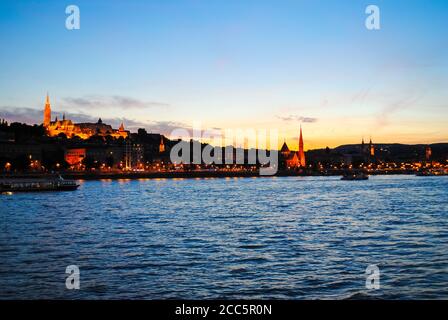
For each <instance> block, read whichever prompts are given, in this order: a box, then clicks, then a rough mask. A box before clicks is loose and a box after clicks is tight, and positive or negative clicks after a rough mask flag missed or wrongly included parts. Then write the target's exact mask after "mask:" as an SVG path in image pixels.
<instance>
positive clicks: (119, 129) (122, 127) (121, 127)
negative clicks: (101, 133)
mask: <svg viewBox="0 0 448 320" xmlns="http://www.w3.org/2000/svg"><path fill="white" fill-rule="evenodd" d="M118 131H121V132H123V131H124V124H123V122H122V123H121V125H120V128H118Z"/></svg>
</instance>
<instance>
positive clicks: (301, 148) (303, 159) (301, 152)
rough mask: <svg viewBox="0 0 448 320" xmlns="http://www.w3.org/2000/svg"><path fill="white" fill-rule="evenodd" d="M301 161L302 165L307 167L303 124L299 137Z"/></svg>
mask: <svg viewBox="0 0 448 320" xmlns="http://www.w3.org/2000/svg"><path fill="white" fill-rule="evenodd" d="M299 163H300V166H302V167H305V165H306V162H305V151H304V150H303V136H302V126H300V137H299Z"/></svg>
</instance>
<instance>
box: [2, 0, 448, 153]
mask: <svg viewBox="0 0 448 320" xmlns="http://www.w3.org/2000/svg"><path fill="white" fill-rule="evenodd" d="M69 4H75V5H77V6H79V8H80V11H81V28H80V30H71V31H70V30H67V29H66V28H65V20H66V17H67V15H66V13H65V7H66V6H67V5H69ZM369 4H376V5H378V6H379V8H380V10H381V30H374V31H370V30H367V29H366V28H365V26H364V21H365V19H366V17H367V15H366V14H365V12H364V11H365V8H366V6H367V5H369ZM447 32H448V1H446V0H440V1H423V0H421V1H409V0H408V1H404V0H403V1H399V0H388V1H376V0H375V1H372V0H369V1H359V0H339V1H330V0H328V1H300V0H291V1H286V0H275V1H274V0H272V1H268V0H226V1H224V0H220V1H218V0H207V1H206V0H202V1H201V0H184V1H174V0H160V1H156V0H148V1H137V0H135V1H110V0H109V1H95V0H89V1H78V0H74V1H70V2H64V1H13V0H11V1H9V0H2V1H1V2H0V49H1V50H0V118H6V119H7V120H9V121H25V122H28V123H41V122H42V115H41V113H42V109H43V107H44V102H45V95H46V93H47V91H48V92H49V93H50V98H51V102H52V108H53V111H54V112H56V114H58V115H59V116H61V115H62V112H66V113H67V117H69V118H72V119H73V120H75V121H94V120H96V119H98V117H101V118H102V119H103V121H104V122H109V123H111V124H113V125H114V126H118V124H119V123H120V122H121V121H124V124H125V126H127V128H129V129H131V130H132V131H135V130H136V129H137V128H138V127H146V129H147V130H148V131H152V132H162V133H164V134H166V135H168V136H169V134H170V132H171V130H172V129H173V128H177V127H180V128H184V127H185V128H189V127H191V126H192V125H193V122H194V121H200V122H202V124H203V126H204V127H210V128H222V129H226V128H242V129H245V128H255V129H258V128H260V129H261V128H268V129H277V130H279V134H280V139H281V140H282V141H283V139H284V138H286V140H287V142H288V143H289V144H290V145H291V147H292V148H293V149H295V148H297V136H298V130H299V125H300V124H302V127H303V131H304V138H305V147H306V149H310V148H318V147H325V146H330V147H334V146H337V145H340V144H348V143H359V142H360V140H361V138H362V137H364V138H365V139H366V140H368V139H369V138H370V137H372V139H373V140H374V142H379V143H381V142H384V143H388V142H400V143H430V142H431V143H432V142H442V141H443V142H448V36H447Z"/></svg>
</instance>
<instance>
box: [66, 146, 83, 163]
mask: <svg viewBox="0 0 448 320" xmlns="http://www.w3.org/2000/svg"><path fill="white" fill-rule="evenodd" d="M85 157H86V149H85V148H77V149H67V150H66V151H65V161H66V162H67V163H68V164H69V165H71V166H73V165H76V164H80V163H81V162H82V161H83V160H84V158H85Z"/></svg>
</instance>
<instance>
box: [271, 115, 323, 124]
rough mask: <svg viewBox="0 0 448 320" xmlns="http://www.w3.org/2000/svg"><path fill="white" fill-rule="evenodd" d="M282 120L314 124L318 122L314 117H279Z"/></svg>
mask: <svg viewBox="0 0 448 320" xmlns="http://www.w3.org/2000/svg"><path fill="white" fill-rule="evenodd" d="M277 118H279V119H280V120H283V121H298V122H303V123H314V122H317V118H313V117H303V116H297V115H289V116H277Z"/></svg>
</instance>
